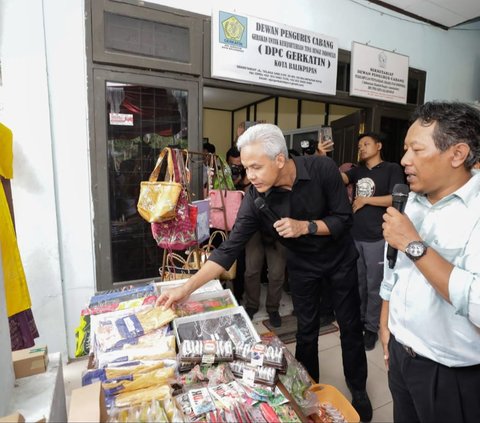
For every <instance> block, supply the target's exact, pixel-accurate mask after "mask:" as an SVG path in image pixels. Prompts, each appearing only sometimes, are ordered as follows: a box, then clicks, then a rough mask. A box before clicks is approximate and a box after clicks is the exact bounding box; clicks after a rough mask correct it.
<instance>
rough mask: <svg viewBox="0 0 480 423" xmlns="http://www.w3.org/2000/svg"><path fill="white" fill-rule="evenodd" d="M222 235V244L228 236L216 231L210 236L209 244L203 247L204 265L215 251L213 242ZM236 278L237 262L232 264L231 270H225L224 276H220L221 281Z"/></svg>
mask: <svg viewBox="0 0 480 423" xmlns="http://www.w3.org/2000/svg"><path fill="white" fill-rule="evenodd" d="M217 234H218V235H220V236H221V237H222V242H223V241H225V240H226V239H227V237H228V236H227V234H226V233H225V232H224V231H214V232H212V234H211V235H210V239H209V241H208V244H207V245H205V246H203V247H202V248H201V251H200V253H201V254H200V259H201V261H202V264H203V263H204V262H206V261H207V260H208V257H209V256H210V254H211V253H212V251H213V250H214V249H215V247H214V245H213V240H214V239H215V236H216V235H217ZM235 276H237V261H236V260H235V262H234V263H233V264H232V266H231V267H230V269H228V270H224V271H223V272H222V274H221V275H220V276H219V279H220V280H222V281H231V280H233V279H235Z"/></svg>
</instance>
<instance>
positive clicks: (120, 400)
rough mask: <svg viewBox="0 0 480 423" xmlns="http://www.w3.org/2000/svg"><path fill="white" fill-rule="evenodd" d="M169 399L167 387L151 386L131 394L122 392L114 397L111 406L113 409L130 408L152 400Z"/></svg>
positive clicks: (168, 388)
mask: <svg viewBox="0 0 480 423" xmlns="http://www.w3.org/2000/svg"><path fill="white" fill-rule="evenodd" d="M167 398H170V387H169V386H168V385H161V386H151V387H149V388H145V389H137V390H136V391H131V392H122V393H120V394H118V395H116V396H115V401H114V403H113V404H112V405H113V406H115V407H131V406H134V405H139V404H142V403H144V402H147V401H152V400H165V399H167Z"/></svg>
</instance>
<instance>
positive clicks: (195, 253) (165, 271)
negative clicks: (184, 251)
mask: <svg viewBox="0 0 480 423" xmlns="http://www.w3.org/2000/svg"><path fill="white" fill-rule="evenodd" d="M199 254H200V253H199V250H197V249H193V250H192V251H191V252H190V253H189V254H188V255H187V257H186V258H184V257H183V256H181V255H180V254H177V253H174V252H171V251H170V252H169V253H167V255H166V257H165V264H164V265H163V266H162V267H160V269H158V270H159V273H160V278H161V280H162V281H173V280H177V279H185V278H189V277H190V276H192V275H193V274H195V273H197V271H198V270H200V268H201V266H202V264H203V263H201V262H200V260H199V258H198V257H199Z"/></svg>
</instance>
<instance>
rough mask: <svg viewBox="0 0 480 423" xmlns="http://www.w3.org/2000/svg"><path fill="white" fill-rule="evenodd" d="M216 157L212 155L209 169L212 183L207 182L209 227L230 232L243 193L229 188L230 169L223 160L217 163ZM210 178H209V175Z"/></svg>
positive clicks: (231, 183) (230, 182) (230, 181)
mask: <svg viewBox="0 0 480 423" xmlns="http://www.w3.org/2000/svg"><path fill="white" fill-rule="evenodd" d="M216 157H217V156H214V155H212V161H213V165H212V166H211V167H212V168H213V169H214V175H213V182H210V181H209V188H210V189H209V192H208V196H209V199H210V226H211V227H212V228H216V229H221V230H224V231H231V230H232V228H233V225H234V223H235V220H236V219H237V214H238V210H239V209H240V204H241V203H242V200H243V196H244V194H245V193H244V192H243V191H240V190H231V189H230V188H229V187H231V186H233V181H232V175H231V172H230V168H229V167H228V165H227V164H226V163H225V162H224V161H223V160H221V159H220V160H219V161H217V158H216ZM227 168H228V171H227ZM229 172H230V173H229ZM210 178H211V176H210V175H209V179H210ZM215 182H216V188H213V189H211V187H212V186H214V187H215Z"/></svg>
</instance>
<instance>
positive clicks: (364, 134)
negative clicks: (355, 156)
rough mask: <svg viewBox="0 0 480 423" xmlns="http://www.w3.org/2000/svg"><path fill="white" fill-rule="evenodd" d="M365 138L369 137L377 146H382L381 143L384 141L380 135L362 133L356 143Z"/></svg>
mask: <svg viewBox="0 0 480 423" xmlns="http://www.w3.org/2000/svg"><path fill="white" fill-rule="evenodd" d="M365 137H370V138H372V139H373V141H375V144H378V143H382V144H383V141H384V136H383V135H381V134H378V133H376V132H364V133H363V134H360V135H359V136H358V137H357V142H359V141H360V140H361V139H362V138H365Z"/></svg>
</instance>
